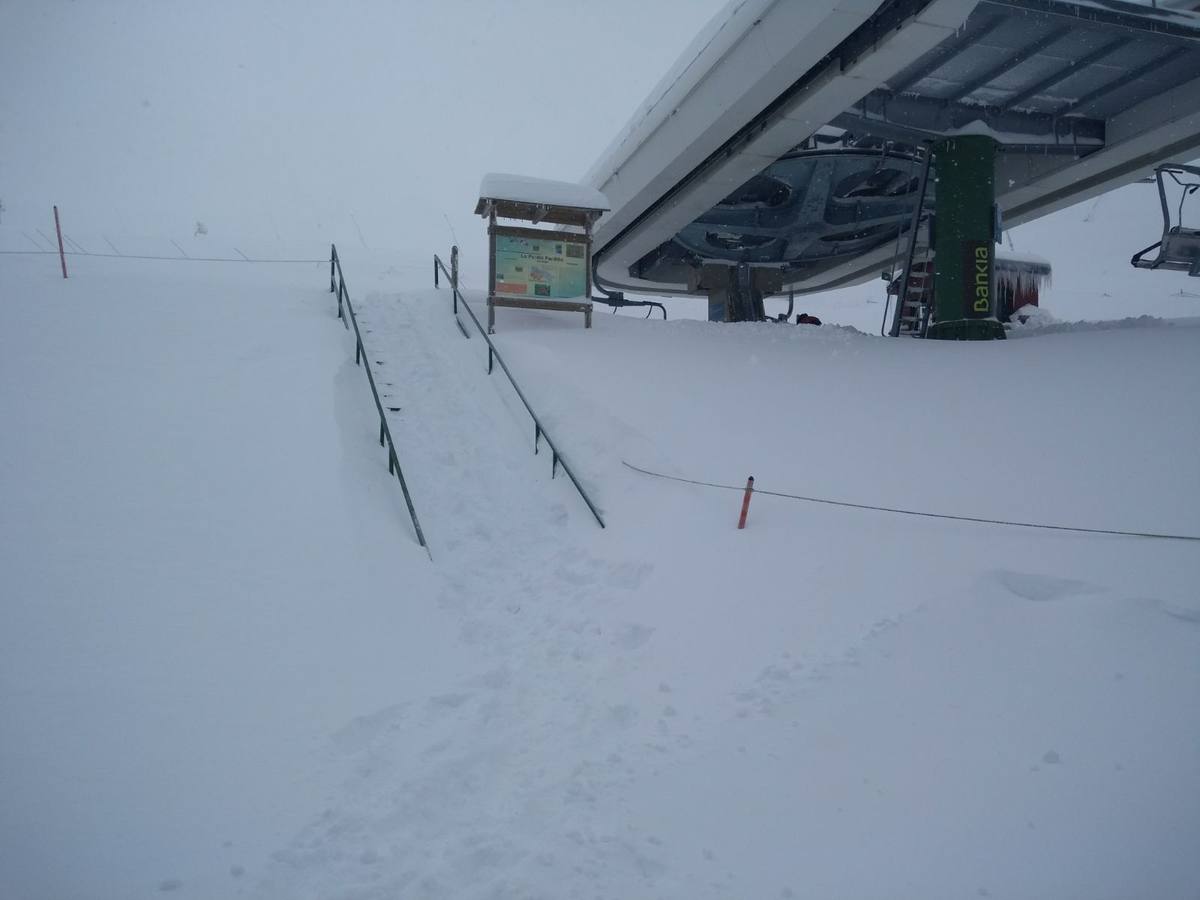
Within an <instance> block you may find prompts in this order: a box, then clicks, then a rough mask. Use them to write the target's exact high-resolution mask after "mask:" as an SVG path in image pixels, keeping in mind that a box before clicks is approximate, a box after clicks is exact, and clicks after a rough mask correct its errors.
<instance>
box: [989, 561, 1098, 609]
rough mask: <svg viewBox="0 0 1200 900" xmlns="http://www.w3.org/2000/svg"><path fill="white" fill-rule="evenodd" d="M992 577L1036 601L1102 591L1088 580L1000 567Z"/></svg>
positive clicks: (1017, 594)
mask: <svg viewBox="0 0 1200 900" xmlns="http://www.w3.org/2000/svg"><path fill="white" fill-rule="evenodd" d="M991 577H992V578H993V579H994V580H995V581H996V582H997V583H998V584H999V585H1000V586H1001V587H1003V588H1004V589H1005V590H1007V591H1008V592H1009V593H1010V594H1013V595H1014V596H1017V597H1020V598H1021V599H1022V600H1030V601H1032V602H1034V603H1048V602H1050V601H1052V600H1062V599H1063V598H1065V597H1073V596H1079V595H1081V594H1096V593H1099V592H1100V588H1098V587H1096V586H1095V585H1093V584H1088V583H1087V582H1086V581H1075V580H1073V579H1070V578H1054V577H1051V576H1049V575H1035V574H1032V573H1030V572H1012V571H1009V570H1006V569H999V570H997V571H995V572H993V573H992V575H991Z"/></svg>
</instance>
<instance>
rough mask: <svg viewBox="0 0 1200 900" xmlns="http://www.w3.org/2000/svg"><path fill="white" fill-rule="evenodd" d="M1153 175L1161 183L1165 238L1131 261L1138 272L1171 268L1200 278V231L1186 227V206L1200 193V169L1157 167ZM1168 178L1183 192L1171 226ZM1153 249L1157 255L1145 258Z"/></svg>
mask: <svg viewBox="0 0 1200 900" xmlns="http://www.w3.org/2000/svg"><path fill="white" fill-rule="evenodd" d="M1154 176H1155V178H1156V179H1157V180H1158V196H1159V200H1161V201H1162V213H1163V235H1162V239H1161V240H1160V241H1158V242H1157V243H1154V244H1151V245H1150V246H1149V247H1147V248H1146V249H1145V250H1142V251H1140V252H1138V253H1135V254H1134V255H1133V258H1132V259H1131V260H1130V262H1131V263H1133V265H1134V266H1136V267H1137V268H1139V269H1171V270H1173V271H1176V272H1187V273H1188V274H1189V275H1191V276H1192V277H1193V278H1200V229H1197V228H1187V227H1185V226H1184V224H1183V207H1184V204H1185V203H1186V202H1187V200H1188V198H1189V197H1193V196H1195V194H1196V193H1197V192H1198V191H1200V166H1185V165H1182V164H1180V163H1167V164H1165V165H1161V166H1158V167H1157V168H1156V169H1155V170H1154ZM1167 178H1170V179H1171V180H1172V181H1174V182H1175V184H1177V185H1179V187H1180V188H1182V189H1183V192H1182V194H1181V195H1180V197H1179V205H1178V207H1177V209H1176V211H1175V224H1172V221H1171V206H1170V204H1169V203H1168V202H1167V185H1166V179H1167ZM1152 250H1158V255H1157V256H1155V257H1154V258H1153V259H1146V258H1145V256H1146V254H1147V253H1149V252H1150V251H1152Z"/></svg>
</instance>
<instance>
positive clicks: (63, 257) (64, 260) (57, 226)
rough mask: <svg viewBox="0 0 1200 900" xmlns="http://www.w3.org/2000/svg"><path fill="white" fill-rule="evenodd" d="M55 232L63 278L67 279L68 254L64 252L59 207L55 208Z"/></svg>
mask: <svg viewBox="0 0 1200 900" xmlns="http://www.w3.org/2000/svg"><path fill="white" fill-rule="evenodd" d="M54 230H55V231H56V232H58V261H59V262H60V263H62V270H63V278H66V277H67V254H66V253H65V252H63V245H62V225H60V224H59V222H58V207H57V206H55V207H54Z"/></svg>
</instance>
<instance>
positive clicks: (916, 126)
mask: <svg viewBox="0 0 1200 900" xmlns="http://www.w3.org/2000/svg"><path fill="white" fill-rule="evenodd" d="M976 121H983V122H984V123H985V124H986V125H988V126H989V127H990V128H992V129H993V130H995V131H998V132H1004V133H1005V134H1008V135H1012V136H1013V137H1012V139H1011V141H1010V142H1011V143H1020V144H1038V145H1046V146H1054V145H1056V144H1058V143H1059V142H1060V141H1064V140H1065V141H1067V142H1068V143H1072V142H1075V143H1078V144H1079V147H1080V148H1081V149H1087V148H1088V147H1095V146H1100V145H1103V143H1104V140H1105V128H1104V123H1103V122H1102V121H1099V120H1097V119H1088V118H1084V117H1071V118H1069V119H1059V118H1058V117H1057V116H1055V115H1051V114H1049V113H1034V112H1019V111H1016V110H998V109H995V108H989V107H983V106H964V105H962V104H957V103H950V104H947V103H943V102H942V101H940V100H936V99H933V98H927V97H915V96H912V95H911V94H910V95H905V96H903V97H897V96H891V95H888V94H886V93H884V92H882V91H874V92H872V93H870V94H868V95H867V96H866V97H864V98H863V100H862V102H861V103H858V104H855V105H854V106H853V107H852V108H850V109H848V110H847V111H846V112H844V113H842V114H841V115H840V116H838V117H837V118H836V119H834V120H833V123H832V124H833V125H836V126H837V127H838V128H845V129H847V130H851V131H856V132H860V133H861V132H864V131H865V132H867V133H869V134H875V135H878V136H879V137H884V138H892V139H895V140H909V141H915V140H924V139H927V138H936V137H943V136H945V135H946V134H947V133H949V132H952V131H954V130H955V129H959V128H964V127H966V126H967V125H970V124H971V123H972V122H976Z"/></svg>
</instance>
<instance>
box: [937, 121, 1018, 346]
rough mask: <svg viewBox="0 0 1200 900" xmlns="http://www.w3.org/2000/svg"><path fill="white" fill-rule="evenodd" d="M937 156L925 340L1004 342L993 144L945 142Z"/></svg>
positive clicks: (974, 138)
mask: <svg viewBox="0 0 1200 900" xmlns="http://www.w3.org/2000/svg"><path fill="white" fill-rule="evenodd" d="M934 152H935V153H936V154H937V197H936V201H935V209H936V210H937V232H936V235H935V237H934V242H935V255H934V276H933V281H934V285H933V297H934V314H933V324H932V325H930V326H929V331H928V337H931V338H941V339H942V340H957V341H983V340H991V339H993V338H1003V337H1004V336H1005V335H1004V326H1003V325H1001V324H1000V322H999V321H998V320H997V318H996V308H995V276H994V272H993V268H994V266H993V262H994V259H995V252H996V247H995V239H996V215H995V204H996V188H995V169H996V141H995V140H994V139H992V138H990V137H987V136H984V135H962V136H960V137H953V138H947V139H946V140H944V141H940V142H938V143H937V145H936V146H935V149H934Z"/></svg>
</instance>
